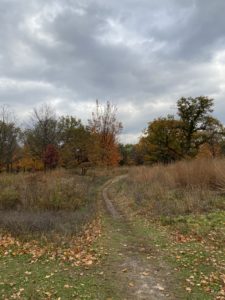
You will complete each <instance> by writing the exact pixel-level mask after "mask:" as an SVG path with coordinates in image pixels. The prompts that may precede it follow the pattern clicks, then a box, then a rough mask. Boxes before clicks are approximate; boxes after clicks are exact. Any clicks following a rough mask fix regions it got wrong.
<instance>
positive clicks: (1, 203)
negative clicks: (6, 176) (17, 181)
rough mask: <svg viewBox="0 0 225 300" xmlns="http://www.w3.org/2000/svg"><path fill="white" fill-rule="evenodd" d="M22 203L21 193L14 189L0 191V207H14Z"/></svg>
mask: <svg viewBox="0 0 225 300" xmlns="http://www.w3.org/2000/svg"><path fill="white" fill-rule="evenodd" d="M19 205H20V197H19V193H18V192H17V191H15V190H14V189H10V188H5V189H3V190H1V191H0V209H14V208H17V207H18V206H19Z"/></svg>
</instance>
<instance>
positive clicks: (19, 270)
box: [0, 176, 225, 300]
mask: <svg viewBox="0 0 225 300" xmlns="http://www.w3.org/2000/svg"><path fill="white" fill-rule="evenodd" d="M123 179H124V177H123V176H119V177H116V178H114V179H110V180H109V181H108V182H106V184H104V185H103V186H102V187H101V188H99V193H98V198H99V199H102V200H103V201H102V202H101V201H100V216H99V222H100V223H101V234H100V235H98V237H97V238H96V239H95V240H94V242H93V243H92V244H91V246H90V247H91V249H89V251H90V253H89V254H87V255H88V256H86V257H85V260H84V261H83V262H84V263H81V264H76V263H74V262H73V261H72V262H71V261H70V259H65V260H64V259H63V257H64V254H62V255H61V256H60V255H58V256H57V257H56V258H54V259H51V257H49V256H48V255H47V254H46V255H43V256H42V257H40V258H39V259H37V260H33V259H32V255H31V254H30V253H29V252H28V253H21V254H20V255H14V251H15V247H16V246H15V245H13V246H12V247H11V248H10V247H9V248H7V249H6V250H5V252H7V253H4V251H3V250H1V251H2V252H1V254H2V255H0V270H1V272H0V295H1V299H4V300H6V299H31V300H35V299H58V300H64V299H90V300H98V299H99V300H101V299H102V300H116V299H118V300H119V299H121V300H125V299H127V300H128V299H129V300H130V299H131V300H132V299H146V300H147V299H149V300H151V299H152V300H154V299H159V300H160V299H196V300H197V299H199V300H200V299H220V300H221V299H225V297H223V295H222V293H221V294H219V292H221V291H220V289H221V286H220V285H219V281H218V286H217V285H216V284H217V281H216V280H215V282H212V284H214V285H215V289H217V290H218V293H217V294H216V293H214V294H212V293H210V291H208V292H207V290H200V289H199V287H198V285H197V284H198V283H197V284H195V279H196V276H197V275H196V274H198V272H199V274H198V275H199V276H201V273H202V274H203V273H204V268H207V266H206V265H205V264H204V265H200V267H199V266H197V265H196V264H195V262H196V260H197V259H200V260H202V261H203V258H205V257H204V255H206V253H205V252H204V251H203V248H204V245H199V244H197V243H195V242H194V241H186V240H185V241H182V236H180V237H179V238H181V243H180V242H176V241H175V240H174V241H171V239H170V238H169V237H168V230H167V229H166V228H165V227H163V226H159V225H155V224H152V223H151V222H148V221H147V220H145V219H144V218H139V217H138V216H136V215H135V214H132V213H130V212H129V210H123V205H124V204H123V205H121V201H120V199H119V198H117V191H118V190H117V189H113V187H114V186H116V185H117V184H118V182H119V181H123ZM186 242H187V243H186ZM190 245H191V246H190ZM201 247H202V248H201ZM194 248H195V252H193V249H194ZM15 252H16V251H15ZM193 253H194V254H193ZM66 256H67V253H65V257H66ZM87 257H89V258H87ZM215 259H216V258H215ZM221 259H222V253H221ZM189 264H190V265H191V266H193V269H191V268H192V267H190V266H189ZM195 267H196V270H195V269H194V268H195ZM208 268H209V266H208ZM215 276H216V273H215ZM203 279H204V278H203ZM203 279H202V280H203ZM188 280H189V281H188ZM218 280H219V279H218ZM205 282H207V279H205ZM200 285H201V284H200ZM203 286H204V282H203ZM207 288H208V286H207Z"/></svg>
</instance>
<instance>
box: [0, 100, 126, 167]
mask: <svg viewBox="0 0 225 300" xmlns="http://www.w3.org/2000/svg"><path fill="white" fill-rule="evenodd" d="M121 130H122V124H121V123H120V122H119V121H118V120H117V110H116V107H115V106H113V105H112V104H111V103H110V102H107V104H106V105H105V106H101V105H99V103H98V102H96V111H95V112H93V113H92V116H91V118H90V119H89V120H88V125H86V126H85V125H84V124H83V123H82V122H81V120H80V119H77V118H75V117H73V116H61V117H56V114H55V112H54V110H53V109H52V108H51V107H50V106H47V105H44V106H42V107H41V108H39V109H34V110H33V113H32V117H31V119H30V121H29V124H28V126H27V127H26V128H20V127H19V126H18V125H17V123H16V121H15V118H14V117H13V116H12V113H11V112H9V110H8V109H6V108H5V107H2V109H1V113H0V170H1V171H7V172H12V171H13V172H15V171H17V172H18V171H20V170H24V171H26V170H30V171H31V170H47V169H53V168H56V167H58V166H61V167H65V168H74V167H77V166H81V167H82V170H83V172H85V170H86V168H87V167H88V166H92V165H97V166H116V165H118V163H119V161H120V160H121V157H120V151H119V146H118V141H117V137H118V135H119V133H120V132H121Z"/></svg>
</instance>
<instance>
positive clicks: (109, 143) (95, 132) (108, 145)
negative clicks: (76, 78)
mask: <svg viewBox="0 0 225 300" xmlns="http://www.w3.org/2000/svg"><path fill="white" fill-rule="evenodd" d="M88 129H89V132H90V134H91V138H92V148H91V149H90V150H91V151H90V159H91V160H92V161H93V162H95V163H96V164H99V165H105V166H113V165H118V163H119V160H120V153H119V147H118V140H117V138H118V135H119V134H120V132H121V130H122V123H121V122H119V121H118V120H117V108H116V107H115V106H114V105H112V104H111V103H110V102H107V103H106V106H105V107H103V106H101V105H99V103H98V101H96V111H95V112H93V113H92V118H91V119H90V120H88Z"/></svg>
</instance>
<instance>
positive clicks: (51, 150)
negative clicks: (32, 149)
mask: <svg viewBox="0 0 225 300" xmlns="http://www.w3.org/2000/svg"><path fill="white" fill-rule="evenodd" d="M58 161H59V154H58V151H57V149H56V147H55V146H54V145H51V144H49V145H48V146H47V147H46V150H45V152H44V155H43V162H44V165H45V167H46V168H47V169H55V168H56V167H57V165H58Z"/></svg>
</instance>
